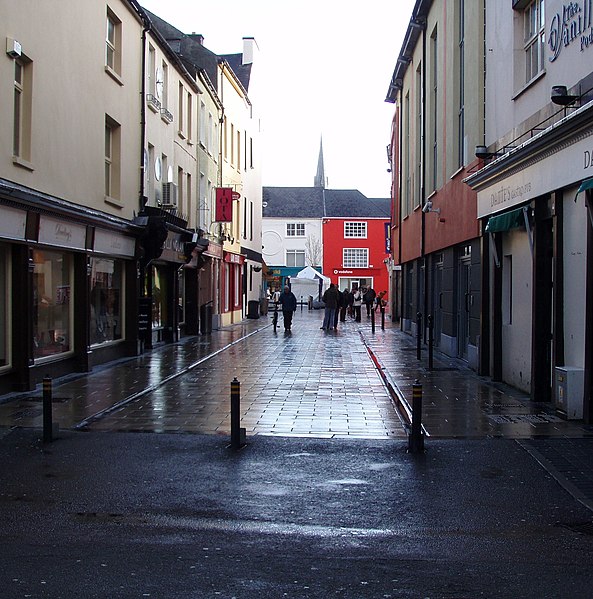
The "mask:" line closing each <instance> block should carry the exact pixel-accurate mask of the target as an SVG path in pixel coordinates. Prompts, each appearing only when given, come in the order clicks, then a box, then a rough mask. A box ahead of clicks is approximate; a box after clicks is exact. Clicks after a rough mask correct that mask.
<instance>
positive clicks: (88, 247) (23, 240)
mask: <svg viewBox="0 0 593 599" xmlns="http://www.w3.org/2000/svg"><path fill="white" fill-rule="evenodd" d="M49 23H51V24H52V25H51V27H49V26H48V24H49ZM81 24H84V26H81ZM142 32H143V21H142V18H141V15H140V14H139V12H138V11H137V10H136V8H135V7H134V6H133V5H132V4H130V3H129V2H126V1H122V0H113V1H111V0H110V1H108V2H97V1H92V2H78V1H76V0H63V1H61V2H59V3H55V2H52V3H48V2H37V1H34V0H18V1H17V0H3V1H2V2H0V36H1V38H2V44H3V49H4V51H3V52H2V53H1V55H0V81H2V84H1V85H0V105H2V106H3V107H4V114H3V118H2V119H0V140H1V142H2V143H0V392H8V391H14V390H24V389H31V388H33V387H34V386H35V384H36V383H39V382H40V381H41V379H42V377H43V376H45V375H46V374H49V375H50V376H60V375H63V374H68V373H70V372H75V371H80V370H82V371H84V370H88V369H90V368H92V366H93V365H94V364H96V363H100V362H104V361H106V360H109V359H113V358H116V357H122V356H126V355H134V354H135V353H136V351H137V328H138V327H137V302H136V297H137V293H138V280H137V276H136V275H137V263H136V257H137V243H136V240H137V238H138V237H139V236H140V235H141V233H142V228H141V227H139V226H137V225H135V224H133V222H132V219H133V217H134V215H135V214H137V213H138V212H139V211H140V210H141V208H142V197H141V193H140V190H141V187H142V180H141V170H140V168H139V164H140V163H141V158H142V141H141V139H142V137H141V124H140V119H139V114H140V106H141V81H142Z"/></svg>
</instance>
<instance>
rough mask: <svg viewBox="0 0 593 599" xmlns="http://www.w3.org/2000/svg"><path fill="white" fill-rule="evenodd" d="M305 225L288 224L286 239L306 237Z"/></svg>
mask: <svg viewBox="0 0 593 599" xmlns="http://www.w3.org/2000/svg"><path fill="white" fill-rule="evenodd" d="M304 236H305V223H286V237H304Z"/></svg>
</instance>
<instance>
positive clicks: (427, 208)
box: [422, 200, 432, 212]
mask: <svg viewBox="0 0 593 599" xmlns="http://www.w3.org/2000/svg"><path fill="white" fill-rule="evenodd" d="M431 210H432V201H431V200H428V201H427V202H426V204H424V206H422V212H430V211H431Z"/></svg>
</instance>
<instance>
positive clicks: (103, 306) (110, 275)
mask: <svg viewBox="0 0 593 599" xmlns="http://www.w3.org/2000/svg"><path fill="white" fill-rule="evenodd" d="M122 271H123V268H122V262H121V260H110V259H108V258H92V259H91V322H90V325H91V328H90V335H91V345H98V344H101V343H108V342H111V341H117V340H118V339H122V331H123V326H122V325H123V322H122V314H123V306H122V300H123V297H122V289H123V285H122Z"/></svg>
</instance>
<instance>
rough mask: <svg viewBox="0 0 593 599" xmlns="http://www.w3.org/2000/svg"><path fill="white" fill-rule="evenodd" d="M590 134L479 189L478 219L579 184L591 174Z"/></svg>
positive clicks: (591, 143) (592, 161)
mask: <svg viewBox="0 0 593 599" xmlns="http://www.w3.org/2000/svg"><path fill="white" fill-rule="evenodd" d="M592 139H593V137H592V136H591V135H590V136H589V137H587V138H585V139H582V140H579V141H577V142H576V143H574V144H573V145H571V146H569V147H568V148H566V149H564V150H563V151H562V152H557V153H554V154H551V155H550V156H547V157H546V158H544V159H543V160H541V161H539V162H536V163H534V164H532V165H531V166H529V167H527V168H525V169H523V170H521V171H519V172H517V173H515V174H514V175H511V176H510V177H506V178H504V179H501V180H499V181H498V182H497V183H495V184H493V185H490V186H488V187H486V188H484V189H480V190H479V191H478V218H483V217H484V216H489V215H491V214H495V213H496V212H501V211H502V210H507V209H509V208H512V207H513V206H518V205H519V204H522V203H524V202H528V201H529V200H532V199H533V198H537V197H539V196H541V195H544V194H546V193H549V192H551V191H552V190H554V189H560V188H562V187H568V186H569V185H579V184H580V182H581V181H582V180H583V179H586V178H587V177H591V176H593V142H592Z"/></svg>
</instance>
